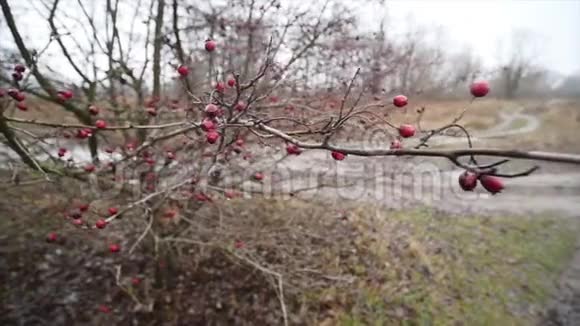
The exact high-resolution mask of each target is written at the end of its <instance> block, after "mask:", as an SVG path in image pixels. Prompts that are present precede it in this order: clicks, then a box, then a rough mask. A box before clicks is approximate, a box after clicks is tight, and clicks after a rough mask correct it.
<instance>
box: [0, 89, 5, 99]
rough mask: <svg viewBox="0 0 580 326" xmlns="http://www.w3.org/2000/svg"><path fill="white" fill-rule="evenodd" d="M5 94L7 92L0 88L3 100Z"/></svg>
mask: <svg viewBox="0 0 580 326" xmlns="http://www.w3.org/2000/svg"><path fill="white" fill-rule="evenodd" d="M5 94H6V91H4V88H0V98H3V97H4V95H5Z"/></svg>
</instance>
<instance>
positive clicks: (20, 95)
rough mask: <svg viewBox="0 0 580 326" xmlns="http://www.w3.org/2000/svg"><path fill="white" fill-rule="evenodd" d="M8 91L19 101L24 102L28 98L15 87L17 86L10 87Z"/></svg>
mask: <svg viewBox="0 0 580 326" xmlns="http://www.w3.org/2000/svg"><path fill="white" fill-rule="evenodd" d="M7 93H8V95H9V96H10V97H12V98H13V99H14V100H15V101H17V102H22V101H24V100H25V99H26V96H25V95H24V93H22V92H21V91H19V90H17V89H15V88H10V89H9V90H8V92H7Z"/></svg>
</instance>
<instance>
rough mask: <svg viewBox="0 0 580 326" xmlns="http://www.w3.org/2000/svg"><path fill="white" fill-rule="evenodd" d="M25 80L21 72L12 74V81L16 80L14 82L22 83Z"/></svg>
mask: <svg viewBox="0 0 580 326" xmlns="http://www.w3.org/2000/svg"><path fill="white" fill-rule="evenodd" d="M23 78H24V76H22V74H21V73H19V72H13V73H12V79H14V81H17V82H19V81H21V80H22V79H23Z"/></svg>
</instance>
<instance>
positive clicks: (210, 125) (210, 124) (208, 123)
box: [201, 119, 216, 131]
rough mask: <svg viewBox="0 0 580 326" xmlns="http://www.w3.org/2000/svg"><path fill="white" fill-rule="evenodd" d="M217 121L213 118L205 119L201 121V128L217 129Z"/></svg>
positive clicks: (204, 129)
mask: <svg viewBox="0 0 580 326" xmlns="http://www.w3.org/2000/svg"><path fill="white" fill-rule="evenodd" d="M215 127H216V126H215V123H214V122H213V120H211V119H204V120H203V121H202V122H201V129H202V130H203V131H210V130H215Z"/></svg>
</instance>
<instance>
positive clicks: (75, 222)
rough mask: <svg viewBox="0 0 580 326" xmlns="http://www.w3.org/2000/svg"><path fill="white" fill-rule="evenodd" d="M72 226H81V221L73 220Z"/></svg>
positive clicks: (78, 219)
mask: <svg viewBox="0 0 580 326" xmlns="http://www.w3.org/2000/svg"><path fill="white" fill-rule="evenodd" d="M72 224H74V225H76V226H81V225H83V220H81V219H80V218H77V219H73V220H72Z"/></svg>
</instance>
